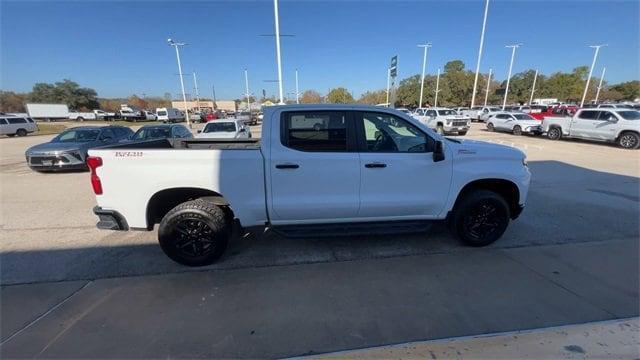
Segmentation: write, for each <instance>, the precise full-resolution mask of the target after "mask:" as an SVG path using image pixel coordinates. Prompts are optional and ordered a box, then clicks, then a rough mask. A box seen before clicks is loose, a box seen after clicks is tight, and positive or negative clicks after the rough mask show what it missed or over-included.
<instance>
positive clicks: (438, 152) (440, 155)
mask: <svg viewBox="0 0 640 360" xmlns="http://www.w3.org/2000/svg"><path fill="white" fill-rule="evenodd" d="M442 160H444V145H443V144H442V141H436V146H435V149H433V162H438V161H442Z"/></svg>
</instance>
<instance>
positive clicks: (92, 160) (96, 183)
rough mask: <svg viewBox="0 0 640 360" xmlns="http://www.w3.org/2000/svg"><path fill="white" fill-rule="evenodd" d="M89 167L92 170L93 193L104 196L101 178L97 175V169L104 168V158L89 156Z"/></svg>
mask: <svg viewBox="0 0 640 360" xmlns="http://www.w3.org/2000/svg"><path fill="white" fill-rule="evenodd" d="M87 166H88V167H89V169H90V170H91V186H92V187H93V192H94V193H95V194H96V195H102V182H100V178H99V177H98V174H96V169H97V168H99V167H100V166H102V158H101V157H98V156H89V157H88V158H87Z"/></svg>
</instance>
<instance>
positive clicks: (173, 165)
mask: <svg viewBox="0 0 640 360" xmlns="http://www.w3.org/2000/svg"><path fill="white" fill-rule="evenodd" d="M89 155H91V156H99V157H101V158H102V162H103V165H102V166H101V167H99V168H98V169H97V170H96V174H97V175H98V176H99V177H100V179H101V182H102V188H103V194H102V195H96V200H97V202H98V205H99V206H101V207H102V208H104V209H108V210H115V211H118V212H119V213H120V214H122V215H123V216H124V217H125V219H126V220H127V223H128V225H129V226H130V227H135V228H146V227H147V222H146V212H147V204H148V202H149V200H150V199H151V197H152V196H153V195H154V194H156V193H157V192H159V191H162V190H165V189H172V188H200V189H206V190H211V191H214V192H216V193H219V194H221V195H222V196H223V197H224V198H225V199H226V200H227V201H228V202H229V204H230V206H231V208H232V210H233V212H234V214H235V216H236V217H237V218H238V219H239V220H240V222H241V223H242V225H243V226H254V225H261V224H264V223H265V221H266V219H267V216H266V210H265V209H266V207H265V194H264V168H263V158H262V154H261V153H260V150H196V149H191V150H189V149H162V150H161V149H150V150H147V149H132V150H126V149H119V150H108V149H104V150H90V151H89Z"/></svg>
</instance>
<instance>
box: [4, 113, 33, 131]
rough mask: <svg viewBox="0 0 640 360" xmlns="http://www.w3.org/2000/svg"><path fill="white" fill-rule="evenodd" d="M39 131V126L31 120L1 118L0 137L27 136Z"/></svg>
mask: <svg viewBox="0 0 640 360" xmlns="http://www.w3.org/2000/svg"><path fill="white" fill-rule="evenodd" d="M37 130H38V126H37V125H36V123H35V121H33V119H31V118H28V117H27V118H24V117H15V116H0V135H7V136H15V135H18V136H26V135H27V134H28V133H32V132H35V131H37Z"/></svg>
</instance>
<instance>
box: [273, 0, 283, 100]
mask: <svg viewBox="0 0 640 360" xmlns="http://www.w3.org/2000/svg"><path fill="white" fill-rule="evenodd" d="M273 14H274V17H275V27H276V57H277V61H278V93H279V95H280V102H279V103H278V104H279V105H284V94H283V90H282V59H281V58H280V20H279V18H278V0H273Z"/></svg>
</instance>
